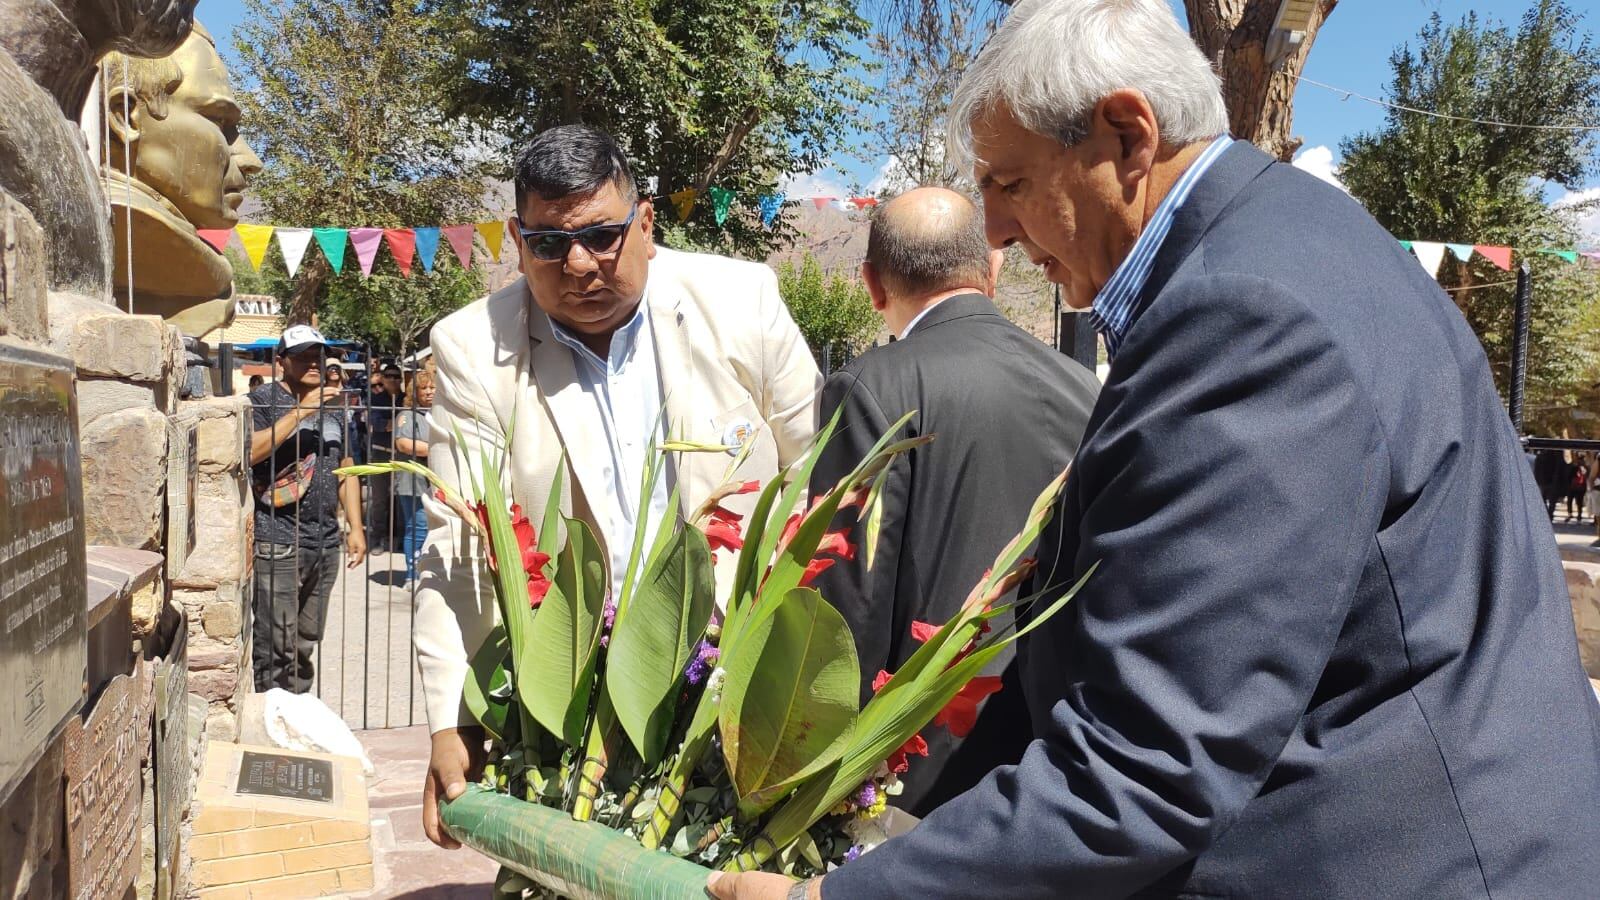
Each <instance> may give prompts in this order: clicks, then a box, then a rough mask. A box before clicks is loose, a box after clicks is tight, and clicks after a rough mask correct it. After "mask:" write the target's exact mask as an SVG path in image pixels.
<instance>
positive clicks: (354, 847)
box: [283, 840, 372, 875]
mask: <svg viewBox="0 0 1600 900" xmlns="http://www.w3.org/2000/svg"><path fill="white" fill-rule="evenodd" d="M371 862H372V848H371V847H370V846H368V845H367V842H366V841H364V840H362V841H351V842H349V843H346V844H328V845H326V846H323V847H305V848H303V849H300V850H285V851H284V853H283V870H284V871H285V872H287V873H288V874H291V875H294V874H298V873H300V872H321V871H324V870H327V869H341V868H347V867H349V866H360V865H367V864H370V863H371Z"/></svg>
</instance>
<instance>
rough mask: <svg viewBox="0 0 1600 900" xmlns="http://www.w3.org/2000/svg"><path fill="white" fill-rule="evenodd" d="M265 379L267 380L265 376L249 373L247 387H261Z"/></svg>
mask: <svg viewBox="0 0 1600 900" xmlns="http://www.w3.org/2000/svg"><path fill="white" fill-rule="evenodd" d="M266 381H267V380H266V379H265V378H262V377H261V376H260V375H251V376H250V388H249V389H250V390H252V391H253V390H255V389H256V388H258V387H261V386H262V385H263V384H265V383H266Z"/></svg>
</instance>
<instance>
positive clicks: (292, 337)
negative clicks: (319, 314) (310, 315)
mask: <svg viewBox="0 0 1600 900" xmlns="http://www.w3.org/2000/svg"><path fill="white" fill-rule="evenodd" d="M327 345H328V339H327V338H325V337H323V336H322V332H320V331H318V330H316V329H315V328H312V327H311V326H310V325H290V326H289V327H288V328H285V329H284V330H283V335H282V336H281V337H279V338H278V355H279V356H284V355H287V354H290V353H299V352H300V351H301V350H304V349H306V348H307V347H326V346H327Z"/></svg>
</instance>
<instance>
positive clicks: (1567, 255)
mask: <svg viewBox="0 0 1600 900" xmlns="http://www.w3.org/2000/svg"><path fill="white" fill-rule="evenodd" d="M1538 252H1540V253H1544V254H1547V255H1549V256H1559V257H1561V258H1562V259H1564V260H1566V261H1567V262H1569V263H1575V262H1577V261H1578V251H1576V250H1556V249H1554V248H1553V247H1541V248H1539V250H1538Z"/></svg>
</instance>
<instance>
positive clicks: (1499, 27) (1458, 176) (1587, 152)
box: [1340, 0, 1600, 433]
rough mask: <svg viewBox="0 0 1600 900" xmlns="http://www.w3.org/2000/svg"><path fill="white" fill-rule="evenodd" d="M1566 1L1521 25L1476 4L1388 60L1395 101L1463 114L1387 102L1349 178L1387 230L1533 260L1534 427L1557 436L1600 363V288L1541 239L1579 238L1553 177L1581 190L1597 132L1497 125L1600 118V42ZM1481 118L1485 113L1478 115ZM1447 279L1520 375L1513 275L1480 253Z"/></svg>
mask: <svg viewBox="0 0 1600 900" xmlns="http://www.w3.org/2000/svg"><path fill="white" fill-rule="evenodd" d="M1580 24H1581V19H1580V17H1579V16H1578V15H1577V14H1576V13H1574V12H1573V10H1572V8H1571V7H1569V6H1568V5H1567V4H1566V2H1564V0H1538V2H1536V3H1535V4H1534V6H1533V7H1532V8H1531V9H1530V10H1529V11H1528V12H1527V13H1526V14H1525V15H1524V16H1523V18H1522V20H1521V22H1520V23H1519V24H1518V26H1517V27H1515V28H1511V27H1508V26H1506V25H1503V24H1500V23H1496V22H1492V21H1487V20H1483V19H1480V18H1479V17H1477V16H1476V15H1472V14H1469V15H1467V16H1466V17H1464V18H1462V19H1461V20H1460V21H1458V22H1455V23H1451V24H1447V23H1445V22H1444V21H1443V20H1442V19H1441V18H1440V17H1439V16H1438V15H1435V16H1434V17H1433V19H1432V21H1430V22H1429V23H1428V25H1426V26H1425V27H1424V28H1423V29H1422V31H1421V33H1420V34H1419V35H1418V36H1417V41H1416V47H1415V48H1413V47H1411V46H1409V45H1408V46H1403V47H1401V48H1400V49H1399V50H1397V51H1396V52H1395V53H1394V55H1393V56H1392V57H1391V60H1390V65H1391V67H1392V68H1393V72H1394V78H1393V81H1392V83H1391V85H1390V87H1389V100H1390V101H1391V102H1393V103H1395V104H1399V105H1403V106H1409V107H1413V108H1417V109H1426V110H1434V111H1439V112H1443V113H1447V114H1449V115H1450V116H1453V117H1457V118H1443V117H1435V116H1425V115H1420V114H1417V113H1411V112H1405V111H1402V110H1390V112H1389V114H1388V118H1387V120H1386V122H1385V124H1384V126H1383V127H1382V128H1381V129H1379V130H1378V131H1376V132H1373V133H1368V134H1361V135H1358V136H1356V137H1354V138H1351V139H1349V140H1347V141H1345V142H1344V145H1343V147H1342V148H1341V149H1342V151H1343V156H1344V164H1343V166H1342V168H1341V170H1340V177H1341V178H1342V179H1343V181H1344V183H1345V184H1346V185H1347V186H1348V187H1349V189H1350V191H1351V193H1352V194H1354V195H1355V196H1356V197H1357V198H1358V199H1359V200H1361V202H1362V203H1363V204H1365V205H1366V207H1367V210H1368V211H1369V212H1371V213H1372V214H1373V216H1375V217H1376V218H1377V219H1378V221H1379V222H1381V223H1382V224H1383V226H1384V227H1385V228H1387V229H1389V231H1390V232H1392V233H1393V234H1395V235H1396V236H1398V237H1401V238H1407V239H1415V240H1423V241H1447V242H1448V241H1455V242H1462V241H1470V242H1473V243H1486V244H1502V245H1511V246H1513V247H1515V248H1517V250H1518V251H1519V255H1520V256H1522V258H1523V259H1525V260H1528V262H1529V264H1530V266H1531V268H1532V273H1533V280H1534V285H1535V288H1534V302H1533V307H1532V317H1531V334H1530V339H1529V347H1528V382H1527V406H1528V412H1529V416H1528V423H1529V426H1530V428H1532V429H1533V430H1536V431H1542V432H1544V433H1550V432H1552V431H1554V432H1559V431H1560V429H1561V428H1562V427H1565V426H1569V425H1570V423H1571V417H1570V409H1571V407H1572V405H1573V404H1574V403H1576V402H1577V400H1578V396H1579V394H1580V392H1581V391H1582V390H1583V389H1584V388H1586V387H1588V385H1590V384H1592V383H1593V382H1594V380H1595V379H1596V377H1597V375H1600V372H1597V370H1596V360H1597V357H1600V337H1597V333H1596V332H1595V331H1594V330H1593V329H1591V328H1588V327H1586V323H1589V322H1591V321H1593V317H1594V315H1595V311H1594V305H1595V304H1596V297H1597V294H1600V284H1597V283H1596V279H1595V278H1594V275H1593V273H1592V272H1591V271H1589V270H1586V269H1583V268H1580V267H1577V266H1572V265H1570V264H1569V263H1566V262H1564V261H1562V260H1560V259H1558V258H1556V257H1553V256H1549V255H1539V254H1537V253H1535V251H1537V250H1540V249H1543V248H1570V247H1572V246H1574V244H1575V243H1576V242H1577V240H1578V238H1577V235H1576V233H1575V228H1574V223H1573V221H1572V218H1571V216H1570V215H1567V214H1564V213H1563V212H1562V211H1559V210H1553V209H1551V208H1550V207H1549V206H1548V205H1547V204H1546V203H1545V202H1544V198H1543V196H1542V187H1543V185H1545V184H1547V183H1553V184H1557V185H1563V186H1566V187H1569V188H1572V187H1578V186H1580V185H1581V184H1582V183H1583V181H1584V179H1585V177H1586V176H1587V175H1588V174H1589V173H1591V172H1594V171H1596V165H1595V158H1594V154H1595V149H1596V142H1597V140H1600V138H1597V134H1596V132H1594V131H1593V130H1587V131H1585V130H1578V129H1566V130H1563V129H1559V128H1555V129H1551V128H1543V129H1535V128H1515V127H1500V126H1496V125H1485V124H1479V122H1486V121H1491V122H1506V123H1515V124H1540V125H1563V124H1567V125H1571V124H1588V123H1593V122H1596V121H1600V48H1597V47H1596V46H1595V44H1594V43H1593V41H1592V39H1591V38H1590V37H1589V36H1588V35H1586V34H1584V33H1583V32H1582V31H1580ZM1468 120H1478V121H1468ZM1440 281H1441V283H1443V285H1444V286H1445V288H1446V289H1448V290H1450V292H1451V296H1452V297H1453V298H1454V299H1455V301H1456V303H1457V305H1458V306H1460V307H1461V310H1462V312H1463V314H1465V316H1466V318H1467V321H1468V322H1469V323H1470V324H1471V325H1472V327H1473V330H1474V331H1475V332H1476V333H1477V334H1478V337H1479V338H1480V340H1482V342H1483V345H1484V349H1485V351H1486V352H1487V353H1488V356H1489V361H1490V363H1491V365H1492V367H1493V370H1494V374H1495V379H1496V382H1497V383H1498V384H1499V385H1500V387H1501V390H1502V391H1505V390H1506V389H1507V385H1508V379H1509V375H1510V355H1511V336H1510V331H1511V315H1512V308H1513V306H1512V294H1513V286H1512V281H1513V279H1512V277H1511V276H1510V275H1509V274H1507V273H1505V272H1503V271H1501V270H1499V269H1497V268H1494V267H1493V266H1492V265H1490V264H1489V263H1487V262H1485V261H1483V260H1482V259H1480V258H1478V257H1474V259H1473V262H1472V263H1471V264H1467V263H1461V262H1458V261H1456V260H1454V259H1453V258H1451V259H1450V260H1449V261H1447V262H1446V263H1445V264H1444V266H1442V267H1441V272H1440Z"/></svg>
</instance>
